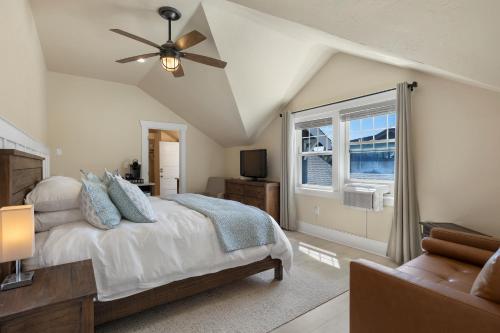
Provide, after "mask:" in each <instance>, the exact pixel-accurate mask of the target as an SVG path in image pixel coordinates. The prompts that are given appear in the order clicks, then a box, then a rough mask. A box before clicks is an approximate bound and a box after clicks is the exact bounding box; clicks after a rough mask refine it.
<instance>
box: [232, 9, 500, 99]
mask: <svg viewBox="0 0 500 333" xmlns="http://www.w3.org/2000/svg"><path fill="white" fill-rule="evenodd" d="M229 1H232V2H235V3H238V4H241V5H244V6H247V7H249V8H253V9H255V10H258V11H260V12H262V13H267V14H270V15H273V16H275V17H279V18H282V19H285V20H287V21H292V22H296V23H298V24H300V25H303V26H307V27H310V28H312V29H315V30H317V31H321V32H324V33H326V34H328V35H330V36H331V37H337V38H336V40H332V43H331V44H329V45H332V46H334V47H335V48H336V49H337V50H339V51H343V52H348V53H352V54H357V55H361V56H366V57H369V58H372V59H376V60H382V61H385V62H389V63H393V64H399V65H404V66H406V67H411V68H415V69H419V70H424V71H427V72H433V73H436V74H439V75H443V76H447V77H450V78H454V79H458V80H460V81H464V82H468V83H472V84H475V85H478V86H482V87H485V88H489V89H493V90H497V91H500V61H498V59H500V43H498V36H499V34H500V20H499V19H498V13H500V1H498V0H474V1H471V0H423V1H415V0H377V1H374V0H308V1H304V0H272V1H269V0H229ZM338 37H340V39H342V40H340V39H339V38H338ZM350 42H353V43H355V44H352V43H350Z"/></svg>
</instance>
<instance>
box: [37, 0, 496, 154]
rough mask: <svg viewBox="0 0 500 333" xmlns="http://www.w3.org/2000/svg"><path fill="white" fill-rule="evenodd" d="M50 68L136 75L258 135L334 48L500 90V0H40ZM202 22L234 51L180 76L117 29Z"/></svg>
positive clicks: (220, 52)
mask: <svg viewBox="0 0 500 333" xmlns="http://www.w3.org/2000/svg"><path fill="white" fill-rule="evenodd" d="M31 4H32V9H33V13H34V17H35V21H36V24H37V28H38V33H39V37H40V41H41V44H42V48H43V51H44V55H45V59H46V62H47V67H48V69H49V70H51V71H56V72H63V73H68V74H74V75H79V76H86V77H92V78H97V79H102V80H108V81H116V82H120V83H124V84H132V85H137V86H138V87H139V88H141V89H142V90H143V91H145V92H146V93H147V94H149V95H151V96H152V97H153V98H155V99H157V100H158V101H160V102H161V103H163V104H164V105H165V106H167V107H168V108H170V109H171V110H173V111H174V112H176V113H177V114H179V115H180V116H181V117H183V118H184V119H186V120H187V121H188V122H190V123H191V124H193V125H194V126H196V127H198V128H199V129H200V130H202V131H203V132H205V133H206V134H207V135H209V136H210V137H211V138H213V139H214V140H216V141H217V142H219V143H220V144H221V145H223V146H226V147H228V146H235V145H242V144H248V143H251V142H252V141H253V140H254V138H255V137H256V136H257V135H258V134H259V132H260V130H262V129H263V128H264V127H265V125H266V124H267V123H268V122H269V121H270V120H271V119H272V118H273V115H274V114H275V113H276V112H277V111H278V110H280V109H281V108H282V107H283V106H284V105H286V104H287V103H288V102H289V101H290V100H291V98H292V97H293V96H294V95H295V94H296V93H297V92H298V91H299V90H300V89H301V88H302V87H303V86H304V85H305V84H306V83H307V81H308V80H309V79H310V78H311V77H312V76H313V75H314V74H315V73H316V72H317V71H318V70H319V69H320V68H321V67H322V66H323V65H324V64H325V63H326V62H327V61H328V60H329V59H330V57H331V56H332V55H333V54H334V53H335V52H339V51H340V52H345V53H350V54H353V55H358V56H362V57H366V58H370V59H374V60H378V61H382V62H386V63H390V64H394V65H397V66H402V67H408V68H414V69H417V70H422V71H426V72H430V73H435V74H438V75H442V76H445V77H448V78H452V79H455V80H459V81H463V82H467V83H471V84H475V85H478V86H482V87H486V88H488V89H492V90H497V91H500V62H498V60H497V59H498V58H499V57H500V44H498V43H495V40H496V39H497V35H498V33H500V29H499V27H500V25H499V24H498V23H497V20H496V18H495V16H494V15H495V13H496V12H498V11H500V2H498V1H495V0H478V1H469V0H454V1H448V0H438V1H409V0H398V1H395V0H380V1H373V0H356V1H345V0H308V1H304V0H272V1H269V0H229V1H226V0H203V1H202V0H167V1H166V0H51V1H47V0H31ZM165 5H169V6H174V7H176V8H178V9H179V10H180V11H181V12H182V14H183V16H182V18H181V20H179V21H177V22H175V23H174V24H173V37H174V39H176V38H177V37H178V36H180V35H182V34H183V33H186V32H189V31H191V30H193V29H197V30H199V31H200V32H202V33H203V34H204V35H206V36H207V37H208V39H207V40H206V41H205V42H203V43H201V44H199V45H197V46H195V47H193V48H191V49H189V51H190V52H193V53H199V54H204V55H208V56H212V57H215V58H219V59H223V60H225V61H227V62H228V66H227V67H226V68H225V69H224V70H221V69H216V68H212V67H207V66H203V65H200V64H197V63H193V62H189V61H183V66H184V72H185V76H184V77H182V78H178V79H174V78H173V77H172V76H171V75H170V74H169V73H165V71H163V70H162V68H161V66H160V65H159V63H158V60H157V59H155V58H151V59H149V60H148V61H147V62H145V63H137V62H134V63H129V64H118V63H115V62H114V61H115V60H116V59H120V58H124V57H127V56H132V55H137V54H142V53H148V52H152V51H153V49H151V48H149V47H148V46H147V45H143V44H141V43H138V42H135V41H133V40H130V39H127V38H124V37H121V36H118V35H116V34H113V33H111V32H109V31H108V30H109V29H110V28H121V29H123V30H126V31H129V32H131V33H134V34H136V35H139V36H142V37H144V38H146V39H149V40H152V41H154V42H157V43H160V44H161V43H163V42H164V41H165V40H166V36H167V24H166V21H165V20H163V19H162V18H161V17H160V16H158V14H157V13H156V10H157V9H158V8H159V7H161V6H165Z"/></svg>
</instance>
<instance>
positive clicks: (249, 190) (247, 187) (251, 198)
mask: <svg viewBox="0 0 500 333" xmlns="http://www.w3.org/2000/svg"><path fill="white" fill-rule="evenodd" d="M225 198H226V199H229V200H235V201H239V202H241V203H244V204H246V205H250V206H255V207H258V208H260V209H262V210H263V211H265V212H267V213H268V214H269V215H271V216H272V217H273V218H274V219H275V220H276V222H278V223H279V221H280V183H278V182H270V181H251V180H241V179H226V193H225Z"/></svg>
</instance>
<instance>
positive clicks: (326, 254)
mask: <svg viewBox="0 0 500 333" xmlns="http://www.w3.org/2000/svg"><path fill="white" fill-rule="evenodd" d="M299 251H300V252H302V253H305V254H307V255H308V256H310V257H311V258H313V259H316V260H318V261H319V262H321V263H323V264H326V265H328V266H332V267H335V268H338V269H340V262H339V260H338V259H337V258H335V257H336V256H337V254H335V253H333V252H330V251H327V250H323V249H321V248H319V247H316V246H313V245H310V244H307V243H303V242H299Z"/></svg>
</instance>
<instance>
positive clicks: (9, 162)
mask: <svg viewBox="0 0 500 333" xmlns="http://www.w3.org/2000/svg"><path fill="white" fill-rule="evenodd" d="M43 160H44V158H43V157H40V156H36V155H32V154H28V153H25V152H22V151H19V150H16V149H0V207H3V206H15V205H22V204H23V203H24V197H25V196H26V194H28V192H30V191H31V190H32V189H33V188H34V187H35V185H36V184H37V183H38V182H39V181H41V180H42V178H43ZM12 271H13V265H12V263H11V262H10V263H3V264H1V265H0V280H3V279H4V278H5V277H6V276H7V275H9V274H10V273H12Z"/></svg>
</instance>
